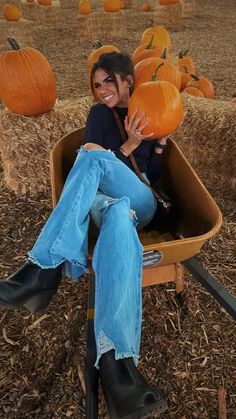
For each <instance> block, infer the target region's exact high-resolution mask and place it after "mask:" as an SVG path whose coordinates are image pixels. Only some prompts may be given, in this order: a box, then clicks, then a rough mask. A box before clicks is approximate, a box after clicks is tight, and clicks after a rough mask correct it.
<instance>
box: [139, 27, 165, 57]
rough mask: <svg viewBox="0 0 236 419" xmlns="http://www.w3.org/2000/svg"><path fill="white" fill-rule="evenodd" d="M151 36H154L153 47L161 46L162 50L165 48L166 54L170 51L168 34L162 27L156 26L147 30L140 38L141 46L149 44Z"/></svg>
mask: <svg viewBox="0 0 236 419" xmlns="http://www.w3.org/2000/svg"><path fill="white" fill-rule="evenodd" d="M152 34H154V39H153V45H154V46H155V47H156V46H161V47H162V48H167V50H168V52H171V50H172V43H171V39H170V35H169V32H168V31H167V30H166V28H164V26H156V27H150V28H147V29H146V30H145V31H144V32H143V33H142V37H141V44H147V43H149V41H150V39H151V36H152Z"/></svg>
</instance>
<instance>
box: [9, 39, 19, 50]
mask: <svg viewBox="0 0 236 419" xmlns="http://www.w3.org/2000/svg"><path fill="white" fill-rule="evenodd" d="M7 41H8V43H9V44H10V46H11V47H12V49H14V50H15V51H17V50H18V49H20V47H19V45H18V44H17V42H16V40H15V39H14V38H7Z"/></svg>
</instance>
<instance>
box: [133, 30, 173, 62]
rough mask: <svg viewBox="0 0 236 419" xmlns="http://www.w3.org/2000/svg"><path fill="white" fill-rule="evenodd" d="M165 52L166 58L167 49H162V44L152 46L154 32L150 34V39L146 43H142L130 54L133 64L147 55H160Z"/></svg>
mask: <svg viewBox="0 0 236 419" xmlns="http://www.w3.org/2000/svg"><path fill="white" fill-rule="evenodd" d="M163 54H165V58H167V55H168V52H167V49H163V47H162V46H159V45H156V46H154V34H152V35H151V39H150V41H149V43H148V44H142V45H140V46H139V47H138V48H136V50H135V51H134V52H133V54H132V63H133V65H134V66H135V65H136V64H137V63H138V62H139V61H142V60H144V59H145V58H148V57H161V56H162V55H163Z"/></svg>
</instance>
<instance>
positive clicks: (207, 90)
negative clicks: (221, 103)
mask: <svg viewBox="0 0 236 419" xmlns="http://www.w3.org/2000/svg"><path fill="white" fill-rule="evenodd" d="M187 87H196V88H197V89H199V90H201V92H202V93H203V95H204V96H205V97H207V98H208V99H213V98H214V96H215V92H214V87H213V84H212V82H211V81H210V80H209V79H207V78H206V77H202V76H201V77H198V76H196V74H192V80H190V81H189V82H188V83H187Z"/></svg>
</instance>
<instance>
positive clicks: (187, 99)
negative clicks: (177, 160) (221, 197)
mask: <svg viewBox="0 0 236 419" xmlns="http://www.w3.org/2000/svg"><path fill="white" fill-rule="evenodd" d="M183 98H184V106H185V119H184V122H183V125H182V126H181V127H180V128H179V130H178V131H177V132H176V133H175V134H173V135H172V138H173V139H174V140H176V141H177V143H178V144H179V146H180V147H181V149H182V150H183V152H184V154H185V156H186V157H187V159H188V160H189V162H190V163H191V164H192V166H193V168H194V169H195V170H196V171H197V172H198V173H199V175H200V176H201V178H202V179H203V177H202V175H204V184H206V186H209V185H211V186H212V185H215V186H216V188H217V187H220V185H221V187H222V191H224V189H225V184H229V183H230V184H231V188H234V194H235V184H236V166H235V161H236V142H235V138H236V124H235V120H236V107H233V106H232V105H231V104H230V102H225V101H220V100H210V99H203V98H198V97H194V96H190V95H187V94H183Z"/></svg>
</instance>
